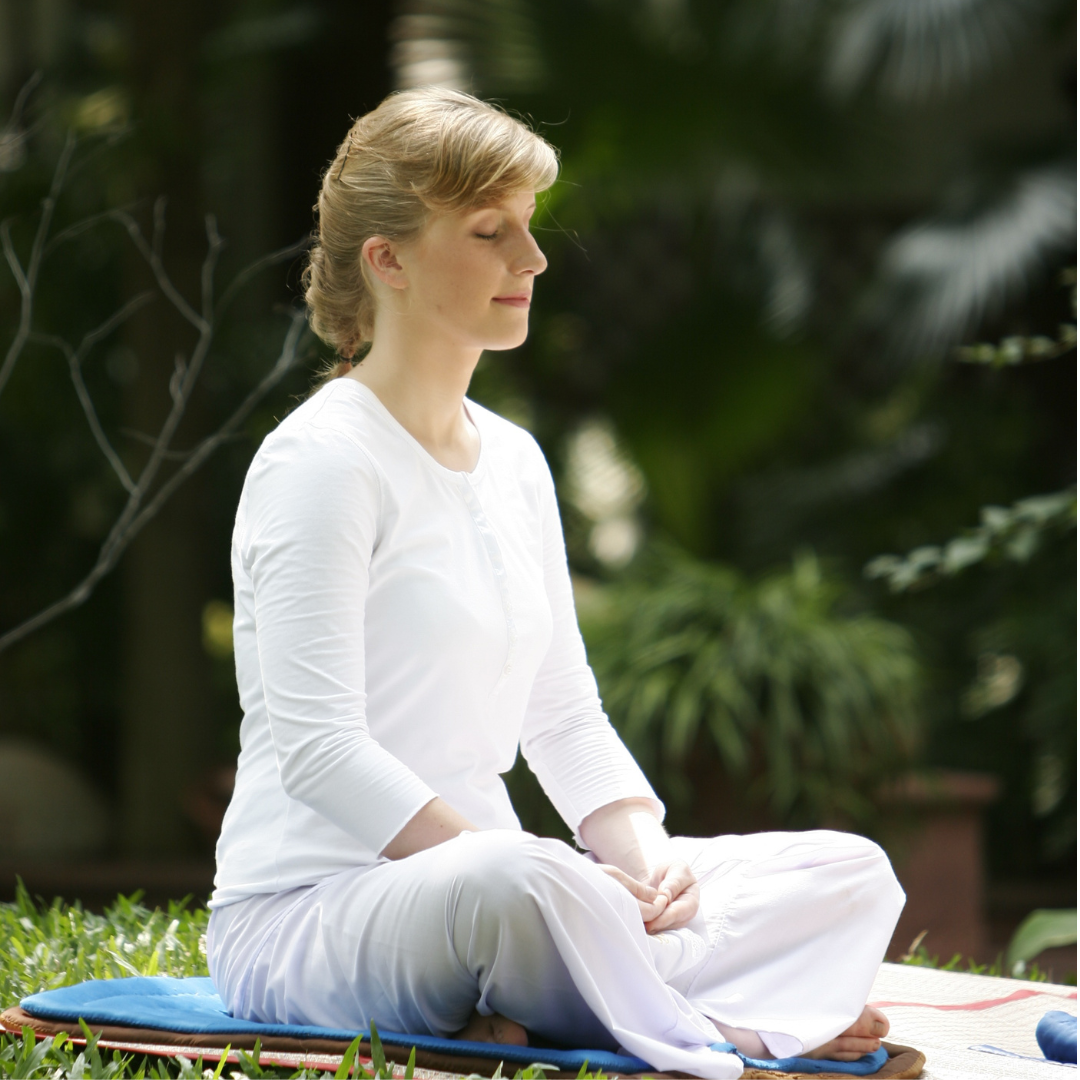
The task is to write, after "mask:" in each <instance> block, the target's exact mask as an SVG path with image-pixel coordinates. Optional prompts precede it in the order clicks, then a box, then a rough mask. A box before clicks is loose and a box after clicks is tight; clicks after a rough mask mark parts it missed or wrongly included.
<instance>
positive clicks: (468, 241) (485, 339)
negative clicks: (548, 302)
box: [397, 192, 547, 349]
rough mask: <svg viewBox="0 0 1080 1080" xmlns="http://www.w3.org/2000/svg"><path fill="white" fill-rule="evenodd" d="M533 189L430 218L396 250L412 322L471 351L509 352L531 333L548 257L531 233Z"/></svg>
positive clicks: (406, 311) (404, 299)
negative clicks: (533, 304)
mask: <svg viewBox="0 0 1080 1080" xmlns="http://www.w3.org/2000/svg"><path fill="white" fill-rule="evenodd" d="M535 209H536V197H535V195H534V194H533V193H532V192H523V193H521V194H519V195H512V196H510V197H509V198H507V199H505V200H504V201H502V202H500V203H497V204H495V205H492V206H486V207H483V208H482V209H479V210H467V211H461V212H459V213H451V214H435V215H433V216H432V217H431V219H430V220H429V221H428V223H427V225H426V226H425V227H424V231H423V232H422V233H421V234H420V236H419V237H417V239H416V240H414V241H413V242H411V243H409V244H407V245H403V246H402V247H400V248H399V249H398V251H397V260H398V262H399V263H400V265H401V268H402V270H403V271H404V275H403V277H404V282H405V287H404V289H403V290H402V293H403V297H402V299H403V301H404V310H405V313H406V314H407V316H408V318H409V320H410V321H413V320H421V321H423V322H424V323H426V324H428V325H427V327H426V329H429V330H431V331H435V332H437V333H438V334H439V335H445V336H447V337H449V338H450V340H451V341H453V343H454V344H455V345H458V346H460V347H464V348H469V349H473V348H475V349H512V348H514V347H515V346H517V345H520V344H521V343H522V342H523V341H524V340H525V338H526V336H527V334H528V332H529V303H530V301H531V299H532V291H533V282H534V280H535V278H536V275H537V274H542V273H543V272H544V270H545V268H546V267H547V259H546V258H544V254H543V252H542V251H541V250H540V248H539V247H538V246H537V244H536V241H535V240H534V239H533V235H532V233H531V232H529V221H530V219H531V218H532V215H533V211H534V210H535Z"/></svg>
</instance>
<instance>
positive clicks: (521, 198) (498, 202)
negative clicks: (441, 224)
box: [463, 191, 536, 214]
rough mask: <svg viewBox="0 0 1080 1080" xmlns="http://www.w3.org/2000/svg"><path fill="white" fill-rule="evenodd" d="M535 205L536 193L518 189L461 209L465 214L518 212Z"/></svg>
mask: <svg viewBox="0 0 1080 1080" xmlns="http://www.w3.org/2000/svg"><path fill="white" fill-rule="evenodd" d="M535 206H536V194H535V192H532V191H519V192H515V193H514V194H513V195H506V196H504V197H503V198H501V199H495V200H492V201H491V202H487V203H481V204H480V205H478V206H472V207H469V208H468V209H466V210H465V211H463V212H464V213H466V214H483V213H485V212H487V213H491V212H495V213H519V212H520V211H522V210H530V209H532V208H533V207H535Z"/></svg>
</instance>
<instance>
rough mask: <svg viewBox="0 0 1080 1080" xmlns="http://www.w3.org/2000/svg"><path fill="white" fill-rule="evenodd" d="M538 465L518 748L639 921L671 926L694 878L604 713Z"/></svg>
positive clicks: (687, 903)
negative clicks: (537, 624) (539, 645)
mask: <svg viewBox="0 0 1080 1080" xmlns="http://www.w3.org/2000/svg"><path fill="white" fill-rule="evenodd" d="M541 468H542V470H543V473H542V479H543V480H544V481H545V483H544V485H543V492H542V494H543V498H544V503H543V520H542V530H543V540H544V582H545V586H546V589H547V594H548V601H549V603H550V605H551V613H552V639H551V644H550V646H549V648H548V653H547V656H546V657H545V658H544V662H543V663H542V664H541V666H540V670H539V671H538V672H537V675H536V679H535V681H534V684H533V692H532V695H531V697H530V700H529V706H528V709H527V710H526V715H525V724H524V726H523V728H522V736H521V750H522V753H523V754H524V756H525V758H526V760H527V761H528V762H529V766H530V767H531V768H532V770H533V772H535V773H536V775H537V777H538V779H539V780H540V783H541V785H542V786H543V788H544V790H545V791H546V792H547V794H548V796H549V798H550V799H551V801H552V803H554V805H555V808H556V809H557V810H558V811H559V813H560V815H561V816H562V818H563V820H564V821H566V823H567V824H568V825H569V826H570V828H571V829H572V830H573V831H574V834H575V837H576V838H577V840H578V841H579V842H580V843H581V844H582V846H584V847H586V848H589V849H591V850H592V851H593V853H594V854H595V855H596V857H597V858H598V859H599V860H600V863H601V865H602V866H603V867H604V869H605V870H606V871H607V872H608V873H609V874H611V875H612V876H613V877H615V878H616V879H617V880H619V881H620V882H621V883H622V884H623V885H624V886H626V888H627V889H629V890H630V892H631V893H632V894H633V895H634V896H635V898H636V899H637V900H638V903H639V906H640V907H641V913H642V918H643V919H644V920H645V923H646V926H647V927H648V928H649V929H650V930H653V931H658V930H664V929H671V928H673V927H675V926H680V925H684V924H685V923H686V922H688V921H689V919H690V918H692V917H693V915H694V913H695V912H696V911H697V891H696V884H695V882H694V877H693V874H691V873H690V869H689V867H687V866H686V864H685V863H684V862H681V861H680V860H679V859H678V858H677V857H676V856H675V852H674V850H673V848H672V845H671V842H670V840H669V839H668V836H667V833H666V832H664V827H663V825H662V824H661V820H662V817H663V813H664V807H663V804H662V803H661V802H660V800H659V799H657V797H656V794H655V793H654V792H653V790H652V787H651V786H650V785H649V782H648V780H646V778H645V776H644V774H643V773H642V772H641V769H640V768H639V767H638V765H637V763H636V762H635V761H634V759H633V757H631V755H630V753H629V751H628V750H627V749H626V747H625V746H624V745H623V742H622V740H621V739H620V738H619V736H618V734H617V733H616V732H615V729H614V728H613V727H612V726H611V723H610V722H609V720H608V718H607V716H606V715H605V714H604V710H603V706H602V705H601V703H600V697H599V695H598V693H597V689H596V680H595V678H594V677H593V673H592V670H591V668H590V667H589V664H588V660H587V659H586V656H585V646H584V644H583V643H582V640H581V633H580V631H579V630H578V624H577V614H576V612H575V611H574V598H573V592H572V589H571V584H570V573H569V569H568V567H567V563H566V549H565V547H564V544H563V535H562V526H561V523H560V521H559V510H558V504H557V502H556V499H555V489H554V485H553V484H552V483H551V477H550V473H548V471H547V466H546V465H545V464H543V462H541ZM676 898H679V900H678V901H677V900H676ZM673 902H674V903H673Z"/></svg>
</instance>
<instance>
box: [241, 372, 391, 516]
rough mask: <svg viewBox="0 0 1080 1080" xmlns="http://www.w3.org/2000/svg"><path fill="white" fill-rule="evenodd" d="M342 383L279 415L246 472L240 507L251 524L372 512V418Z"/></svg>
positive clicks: (376, 489)
mask: <svg viewBox="0 0 1080 1080" xmlns="http://www.w3.org/2000/svg"><path fill="white" fill-rule="evenodd" d="M344 381H345V380H341V379H339V380H335V382H332V383H329V384H327V385H326V386H324V387H323V388H322V389H320V390H319V391H318V392H317V393H315V394H313V395H312V396H311V397H310V398H308V399H307V400H306V401H305V402H303V403H302V404H301V405H300V406H299V407H297V408H296V409H294V410H293V411H292V412H291V413H290V414H289V415H288V416H286V417H285V418H284V419H283V420H282V421H281V423H280V424H279V425H278V426H277V427H276V428H275V429H274V430H273V431H272V432H271V433H270V434H269V435H267V436H266V438H265V439H264V440H263V442H262V445H261V446H260V447H259V449H258V451H257V452H256V454H255V457H254V458H253V459H252V462H251V465H250V467H249V468H248V473H247V479H246V480H245V482H244V493H243V495H242V496H241V504H242V506H243V507H245V508H246V513H247V514H250V516H251V519H252V520H253V521H262V520H263V519H266V520H277V519H278V518H279V517H282V516H291V517H295V518H300V517H304V516H307V515H315V516H316V517H319V518H323V517H325V516H326V515H329V516H341V515H345V516H355V515H357V514H361V513H362V514H365V515H367V514H371V513H377V512H378V507H379V506H380V505H381V503H382V498H383V493H382V489H383V476H382V471H381V470H380V469H379V467H378V466H377V464H376V461H377V454H376V453H373V447H377V445H378V442H379V437H380V432H379V430H378V423H377V420H376V419H375V418H373V417H371V416H369V415H368V414H367V411H366V410H365V409H364V407H363V399H362V398H361V397H360V395H357V394H353V393H352V392H351V391H350V388H349V387H347V386H339V385H337V384H338V383H343V382H344Z"/></svg>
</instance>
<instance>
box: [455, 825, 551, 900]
mask: <svg viewBox="0 0 1080 1080" xmlns="http://www.w3.org/2000/svg"><path fill="white" fill-rule="evenodd" d="M461 841H462V843H461V844H460V853H459V854H460V860H459V862H458V863H457V865H456V866H455V870H454V877H455V883H456V885H457V887H458V891H459V892H460V894H461V895H462V896H463V897H475V898H476V899H477V900H479V901H480V902H482V903H484V904H485V905H486V906H490V905H495V906H497V907H498V908H499V909H504V908H506V907H508V906H515V907H516V906H519V905H521V904H522V903H524V902H527V901H529V900H530V899H532V898H534V897H535V895H536V893H537V891H538V889H539V887H540V886H541V879H542V878H544V877H546V876H548V875H547V874H546V872H545V863H547V862H548V861H549V860H550V857H551V856H550V853H549V852H548V851H547V847H546V845H548V844H550V843H552V841H545V840H540V839H538V838H537V837H535V836H531V835H530V834H528V833H519V832H512V831H510V830H503V829H493V830H488V831H484V832H478V833H470V834H468V835H466V836H463V837H461ZM556 842H557V841H556Z"/></svg>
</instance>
